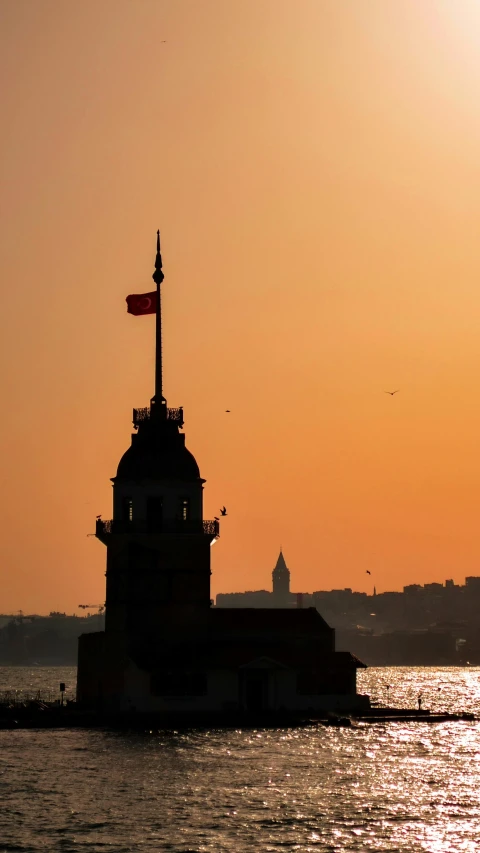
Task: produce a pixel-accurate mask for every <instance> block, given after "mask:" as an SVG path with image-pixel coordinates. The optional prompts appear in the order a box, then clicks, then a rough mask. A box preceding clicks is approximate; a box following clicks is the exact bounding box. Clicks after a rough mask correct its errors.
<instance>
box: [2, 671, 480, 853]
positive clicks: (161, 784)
mask: <svg viewBox="0 0 480 853" xmlns="http://www.w3.org/2000/svg"><path fill="white" fill-rule="evenodd" d="M60 672H62V675H60ZM72 672H73V675H74V671H72V670H70V675H68V674H66V672H65V670H56V671H55V672H54V673H53V674H52V673H51V674H50V675H49V676H48V677H49V678H50V677H51V678H54V679H55V680H54V681H52V685H51V686H52V688H55V687H57V682H59V681H60V680H61V679H62V678H63V679H64V680H66V681H67V680H68V678H71V677H72ZM4 673H5V671H4V670H2V671H0V678H3V681H0V690H1V689H3V688H4V685H5V683H6V681H5V674H4ZM43 675H44V677H45V678H46V675H45V673H44V674H43ZM13 676H14V673H13V672H10V676H9V683H10V682H12V679H13ZM24 676H25V679H26V680H27V681H28V685H29V687H33V688H35V687H37V684H38V682H36V681H35V678H34V677H33V676H32V675H31V674H28V675H27V674H26V673H24ZM41 676H42V673H38V678H40V677H41ZM32 679H33V680H32ZM34 682H35V683H34ZM387 684H390V685H391V686H390V689H389V691H388V693H389V694H390V697H389V698H390V702H391V704H392V705H396V706H405V705H412V704H415V700H416V698H417V696H418V693H419V692H420V691H421V692H422V694H423V696H424V704H425V706H426V707H433V709H434V710H437V708H436V707H435V706H434V705H433V702H438V703H439V706H438V709H440V708H441V709H448V710H463V709H467V710H473V711H476V712H477V713H479V714H480V670H478V669H473V668H472V669H446V668H441V669H407V668H402V669H399V668H395V669H371V670H367V671H366V672H364V673H362V674H361V677H360V679H359V687H360V689H361V690H364V691H366V692H369V693H370V694H371V695H372V698H375V697H376V698H377V700H378V701H381V700H382V699H383V697H384V695H385V691H386V685H387ZM46 686H48V685H46ZM439 686H440V687H441V691H438V689H437V688H438V687H439ZM438 692H440V693H441V694H442V696H441V699H440V698H437V696H436V694H437V693H438ZM440 703H443V704H440ZM479 758H480V725H479V724H477V723H469V722H458V723H457V722H448V723H441V724H433V725H428V724H425V723H388V724H376V725H368V724H360V725H358V726H357V727H355V728H352V729H336V728H324V727H321V728H319V729H316V728H304V729H278V730H258V731H255V730H244V731H243V730H242V731H240V730H230V731H223V730H209V731H190V732H185V733H173V734H172V733H171V734H168V735H166V734H159V733H156V734H152V735H140V734H138V733H137V734H135V733H113V732H108V731H88V730H72V731H60V730H57V731H34V730H31V731H28V730H27V731H3V732H0V799H1V802H2V809H1V810H0V853H2V851H3V850H5V851H7V850H8V851H12V850H13V849H15V850H18V851H31V853H36V851H45V850H48V851H62V852H63V853H69V851H99V850H105V851H115V853H121V851H125V853H140V851H142V853H144V852H145V851H152V852H153V851H158V850H165V851H173V853H187V851H195V853H225V852H226V853H230V851H232V853H243V851H259V850H260V851H280V850H282V851H284V850H288V849H291V850H298V851H302V853H303V851H327V850H329V851H335V853H347V852H348V853H349V851H355V853H364V851H372V852H373V851H399V852H400V853H414V851H415V853H417V851H424V853H440V851H441V853H444V851H451V853H463V851H465V853H474V851H475V853H476V851H478V849H479V845H478V839H479V838H480V806H479V802H478V794H477V792H478V789H479V787H480V760H479Z"/></svg>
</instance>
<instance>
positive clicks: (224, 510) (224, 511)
mask: <svg viewBox="0 0 480 853" xmlns="http://www.w3.org/2000/svg"><path fill="white" fill-rule="evenodd" d="M226 514H227V508H226V507H225V506H224V507H222V509H221V510H220V515H226Z"/></svg>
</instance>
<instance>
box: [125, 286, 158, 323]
mask: <svg viewBox="0 0 480 853" xmlns="http://www.w3.org/2000/svg"><path fill="white" fill-rule="evenodd" d="M126 303H127V312H128V314H135V316H136V317H138V316H139V315H140V314H155V312H156V310H157V291H156V290H153V291H152V293H131V294H130V296H127V298H126Z"/></svg>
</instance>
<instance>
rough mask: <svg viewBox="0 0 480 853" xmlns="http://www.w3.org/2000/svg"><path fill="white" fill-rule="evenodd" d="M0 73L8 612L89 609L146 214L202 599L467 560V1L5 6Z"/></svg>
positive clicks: (136, 383) (471, 7) (471, 20)
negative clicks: (216, 527) (218, 519)
mask: <svg viewBox="0 0 480 853" xmlns="http://www.w3.org/2000/svg"><path fill="white" fill-rule="evenodd" d="M163 39H166V40H167V41H166V43H165V44H163V43H161V41H162V40H163ZM0 73H1V79H2V81H3V86H2V94H1V115H2V134H1V139H0V144H1V149H2V150H1V159H0V169H1V186H2V192H1V198H0V211H1V228H0V241H1V247H0V281H1V286H2V311H1V313H0V324H1V328H0V347H1V350H2V353H1V355H2V371H1V375H0V391H1V399H2V401H3V414H2V418H1V424H0V431H1V435H0V440H1V447H2V448H3V451H2V486H3V487H2V489H1V493H0V501H1V526H2V530H1V538H0V545H1V555H0V575H1V577H0V580H1V585H0V612H2V611H3V612H10V611H13V610H18V609H20V608H21V609H23V610H24V611H33V610H35V611H37V612H48V611H49V610H50V609H61V610H67V611H68V612H80V611H78V610H77V605H78V604H79V603H87V602H88V603H97V602H102V601H103V600H104V596H105V593H104V582H105V579H104V570H105V550H104V548H103V546H102V545H101V544H100V543H99V542H97V541H96V540H95V539H93V538H87V533H89V532H91V531H92V530H93V529H94V519H95V515H96V514H97V513H102V514H103V517H104V518H109V517H110V516H111V484H110V480H109V478H110V477H111V476H113V475H114V474H115V470H116V465H117V462H118V460H119V457H120V456H121V454H122V453H123V451H124V450H125V449H126V448H127V446H128V445H129V442H130V433H131V424H130V422H131V409H132V407H133V406H142V405H146V404H148V400H149V398H150V397H151V395H152V393H153V336H154V320H153V318H152V317H145V318H133V317H131V316H129V315H127V313H126V306H125V296H126V295H127V293H130V292H141V291H142V290H149V289H151V287H152V282H151V274H152V272H153V261H154V254H155V231H156V229H157V227H158V226H160V227H161V229H162V251H163V259H164V271H165V275H166V278H165V284H164V287H163V292H164V303H163V304H164V318H165V323H164V344H165V345H164V360H165V390H166V396H167V398H168V402H169V404H170V405H171V406H176V405H183V406H184V409H185V419H186V428H185V431H186V436H187V446H188V447H189V449H190V450H192V451H193V452H194V454H195V455H196V457H197V460H198V461H199V464H200V469H201V473H202V476H204V477H205V478H206V480H207V484H206V492H205V514H206V517H207V518H209V517H210V518H211V517H213V515H216V514H218V508H219V507H220V506H221V505H222V504H224V503H225V504H226V505H227V507H228V510H229V516H228V518H227V519H225V521H224V523H222V536H221V540H220V541H219V542H218V543H217V544H216V545H215V548H214V549H213V551H212V558H213V578H212V593H213V594H216V593H217V592H220V591H224V592H226V591H233V590H243V589H259V588H270V584H271V570H272V568H273V566H274V564H275V560H276V557H277V553H278V549H279V545H280V543H282V545H283V548H284V553H285V556H286V559H287V563H288V565H289V567H290V568H291V570H292V586H293V589H294V590H295V591H296V590H304V591H311V590H317V589H331V588H332V587H344V586H351V587H353V588H354V589H357V590H371V586H372V585H373V583H375V584H376V586H377V590H378V591H382V590H386V589H400V588H401V587H402V586H403V585H404V584H407V583H412V582H420V583H426V582H429V581H434V580H437V581H443V580H444V579H445V578H450V577H451V578H454V579H455V581H457V582H463V578H464V577H465V575H469V574H480V559H479V557H480V545H479V542H478V521H477V516H478V505H479V483H480V454H479V453H478V449H477V448H478V442H479V429H480V395H479V391H478V385H479V374H480V335H479V328H480V319H479V314H480V240H479V231H480V165H479V163H480V160H479V151H480V112H479V109H478V104H479V101H480V4H478V2H477V0H462V2H458V0H422V2H421V3H419V2H418V0H361V2H355V0H345V2H339V0H228V2H226V0H202V2H201V3H200V2H198V0H101V2H98V0H83V2H82V3H80V4H79V3H73V2H64V0H1V2H0ZM6 82H7V85H5V83H6ZM394 388H400V389H401V390H400V392H399V393H398V394H397V395H396V396H395V397H393V398H392V397H389V396H387V395H386V394H384V390H385V389H394ZM226 408H230V409H231V410H232V411H231V414H230V415H226V414H225V413H224V409H226ZM367 568H368V569H369V570H370V571H371V573H372V574H371V578H370V577H368V576H367V575H366V573H365V572H366V569H367Z"/></svg>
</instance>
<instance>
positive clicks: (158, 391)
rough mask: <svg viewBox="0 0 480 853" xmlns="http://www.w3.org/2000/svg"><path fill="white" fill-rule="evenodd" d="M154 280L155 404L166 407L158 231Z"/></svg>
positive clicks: (162, 277)
mask: <svg viewBox="0 0 480 853" xmlns="http://www.w3.org/2000/svg"><path fill="white" fill-rule="evenodd" d="M152 278H153V280H154V282H155V284H156V285H157V310H156V312H155V337H156V341H155V402H156V403H157V405H162V404H163V405H165V399H164V396H163V387H162V386H163V377H162V305H161V301H160V300H161V296H160V285H161V283H162V281H163V279H164V278H165V276H164V274H163V272H162V256H161V254H160V231H157V255H156V257H155V271H154V273H153V275H152Z"/></svg>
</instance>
